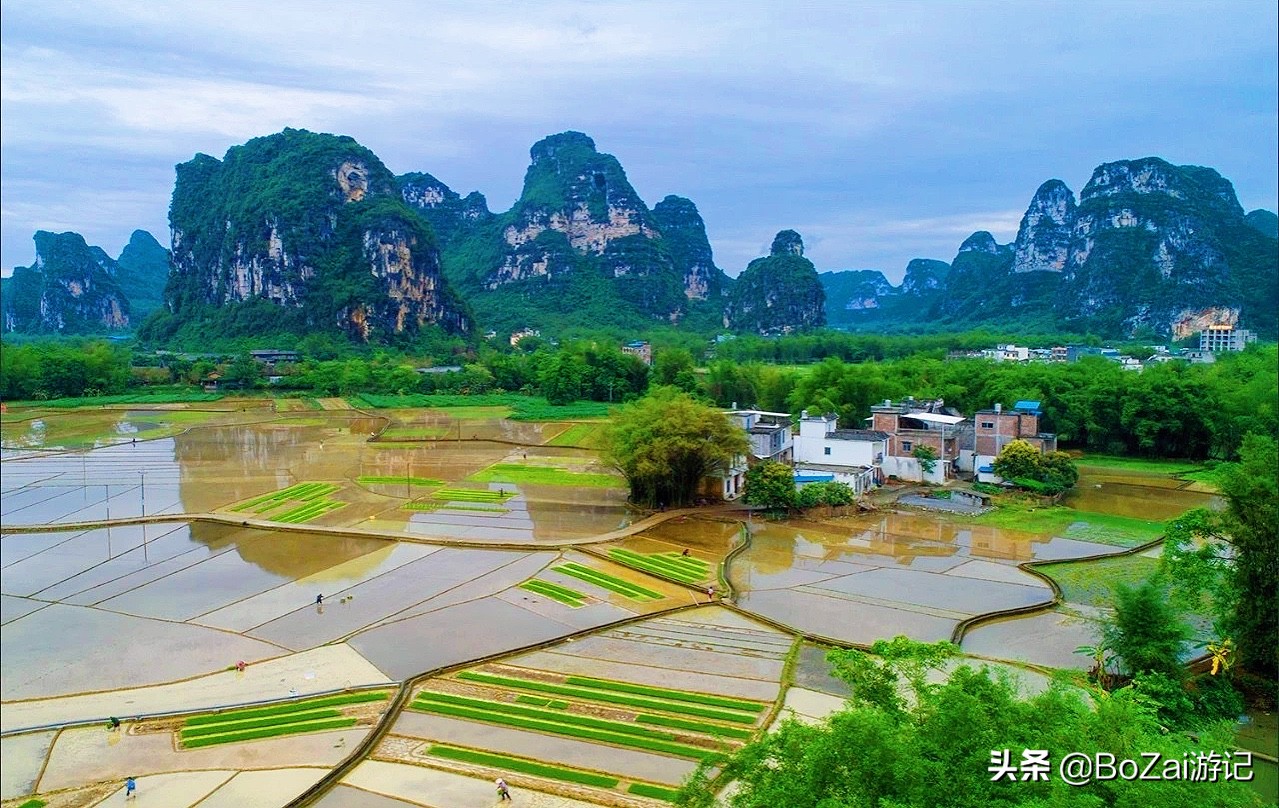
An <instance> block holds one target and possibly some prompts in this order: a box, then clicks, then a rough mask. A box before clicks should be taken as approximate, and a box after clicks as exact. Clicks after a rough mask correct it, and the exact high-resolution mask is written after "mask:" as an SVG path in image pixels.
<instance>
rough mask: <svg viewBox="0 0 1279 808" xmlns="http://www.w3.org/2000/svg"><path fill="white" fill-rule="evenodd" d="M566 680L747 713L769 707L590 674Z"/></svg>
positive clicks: (580, 684) (583, 685)
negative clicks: (600, 677)
mask: <svg viewBox="0 0 1279 808" xmlns="http://www.w3.org/2000/svg"><path fill="white" fill-rule="evenodd" d="M565 681H566V682H567V683H568V684H570V685H576V686H578V687H589V688H591V689H592V690H610V691H615V692H618V693H634V694H635V695H637V696H653V697H654V698H660V699H672V700H674V701H690V702H693V703H694V704H705V705H706V706H708V707H723V708H725V709H728V710H740V711H742V712H747V713H760V712H763V711H764V710H765V709H767V708H768V705H767V704H762V703H760V702H757V701H745V700H743V699H729V698H724V697H723V696H708V695H706V694H704V693H689V692H687V691H684V690H668V689H667V688H664V687H653V686H651V685H635V684H631V683H630V682H614V681H612V680H610V679H592V678H590V677H588V676H569V677H568V678H567V679H565Z"/></svg>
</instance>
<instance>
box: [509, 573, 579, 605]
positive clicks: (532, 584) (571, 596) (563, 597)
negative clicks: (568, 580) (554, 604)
mask: <svg viewBox="0 0 1279 808" xmlns="http://www.w3.org/2000/svg"><path fill="white" fill-rule="evenodd" d="M520 589H526V590H528V591H529V592H534V593H536V594H539V595H545V596H546V597H548V598H550V599H551V600H556V601H559V602H560V603H563V604H564V605H566V606H572V607H573V608H575V609H576V608H578V607H579V606H584V605H586V604H585V601H586V595H583V594H582V593H581V592H575V591H573V590H572V589H569V588H568V587H565V586H560V585H559V584H553V583H551V582H550V581H539V580H538V579H537V578H533V579H531V580H528V581H525V582H524V583H522V584H520Z"/></svg>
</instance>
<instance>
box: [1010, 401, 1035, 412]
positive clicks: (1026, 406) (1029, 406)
mask: <svg viewBox="0 0 1279 808" xmlns="http://www.w3.org/2000/svg"><path fill="white" fill-rule="evenodd" d="M1013 409H1014V410H1021V411H1022V412H1033V413H1038V412H1039V402H1038V401H1018V402H1017V403H1016V404H1014V405H1013Z"/></svg>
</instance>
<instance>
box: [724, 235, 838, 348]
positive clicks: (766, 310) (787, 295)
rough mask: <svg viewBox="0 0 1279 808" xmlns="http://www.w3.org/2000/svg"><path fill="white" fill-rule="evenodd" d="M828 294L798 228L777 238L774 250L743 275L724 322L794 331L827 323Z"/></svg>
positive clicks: (746, 328) (756, 329) (768, 331)
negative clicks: (805, 251) (807, 255)
mask: <svg viewBox="0 0 1279 808" xmlns="http://www.w3.org/2000/svg"><path fill="white" fill-rule="evenodd" d="M825 304H826V294H825V292H824V291H823V289H822V283H821V280H820V279H819V278H818V276H817V270H816V269H815V268H814V267H813V262H812V261H809V260H808V259H807V258H805V257H804V242H803V240H802V239H801V238H800V236H799V234H798V233H796V232H795V231H794V230H783V231H781V232H780V233H778V234H777V236H776V238H774V239H773V245H772V248H771V250H770V251H769V255H768V256H766V257H764V258H756V259H755V260H754V261H751V262H750V264H749V265H748V266H747V267H746V269H745V270H743V272H742V274H741V275H739V276H738V278H737V282H736V283H735V284H734V285H733V290H732V293H731V295H730V297H729V302H728V305H727V306H726V307H725V309H724V324H725V325H726V326H727V327H729V328H732V329H733V330H735V331H744V332H753V333H758V334H789V333H791V332H794V331H803V330H806V329H810V328H820V327H821V326H823V325H825V324H826V311H825Z"/></svg>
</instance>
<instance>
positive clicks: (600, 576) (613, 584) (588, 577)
mask: <svg viewBox="0 0 1279 808" xmlns="http://www.w3.org/2000/svg"><path fill="white" fill-rule="evenodd" d="M554 569H555V571H556V572H562V573H564V574H565V575H568V576H571V577H573V578H576V579H578V580H579V581H585V582H586V583H588V584H595V585H596V586H598V587H601V588H602V589H607V590H608V591H610V592H615V593H617V594H619V595H621V596H623V597H626V598H630V599H631V600H635V601H645V600H661V599H662V594H661V593H660V592H654V591H653V590H651V589H646V588H645V587H642V586H640V585H639V584H633V583H631V582H630V581H624V580H622V579H621V578H618V577H616V576H613V575H609V574H608V573H606V572H600V571H599V570H597V569H592V568H591V567H587V566H584V565H582V564H578V563H576V562H572V561H570V562H568V563H567V564H562V565H560V566H558V567H555V568H554Z"/></svg>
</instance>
